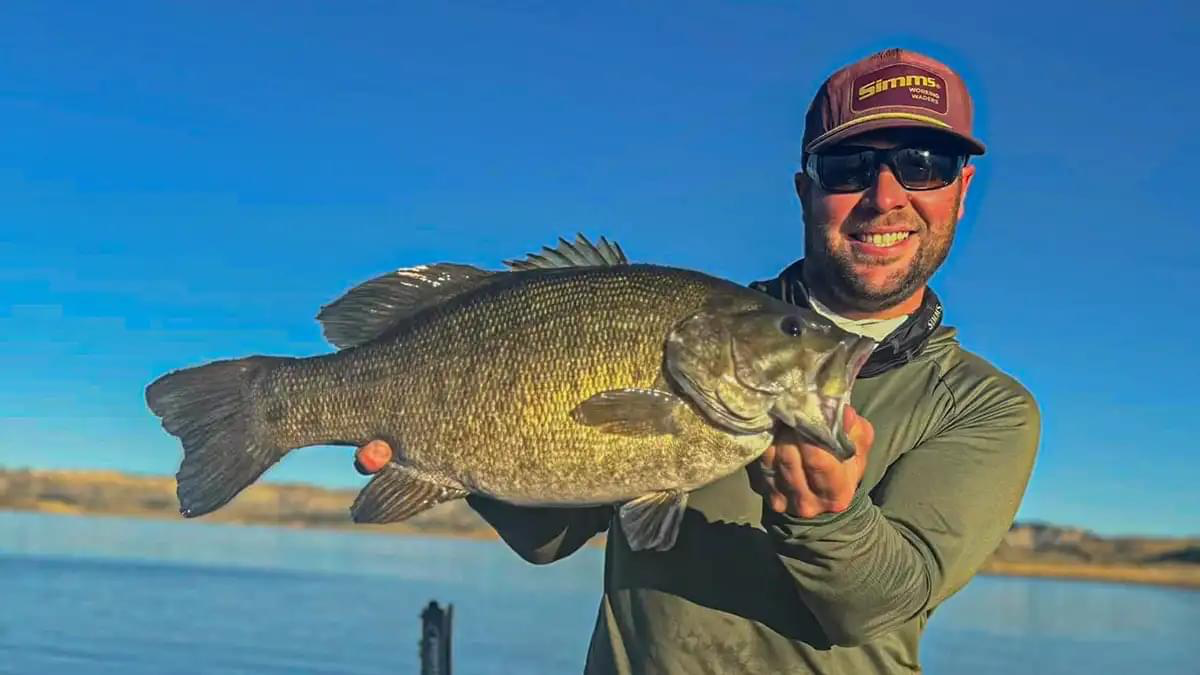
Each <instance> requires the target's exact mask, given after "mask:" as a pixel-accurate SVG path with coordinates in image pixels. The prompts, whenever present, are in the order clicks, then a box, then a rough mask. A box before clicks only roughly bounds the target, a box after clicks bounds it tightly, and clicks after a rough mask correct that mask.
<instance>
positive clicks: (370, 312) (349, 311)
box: [317, 263, 495, 349]
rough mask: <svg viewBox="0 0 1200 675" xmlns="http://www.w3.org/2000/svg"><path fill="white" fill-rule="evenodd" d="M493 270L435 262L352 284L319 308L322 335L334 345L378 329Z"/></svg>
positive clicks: (361, 339) (360, 339)
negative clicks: (345, 290)
mask: <svg viewBox="0 0 1200 675" xmlns="http://www.w3.org/2000/svg"><path fill="white" fill-rule="evenodd" d="M493 274H495V273H494V272H489V271H487V270H481V269H479V268H478V267H471V266H470V265H458V264H455V263H438V264H436V265H420V266H417V267H409V268H406V269H399V270H396V271H395V272H392V273H390V274H385V275H383V276H379V277H375V278H374V279H371V280H370V281H366V282H364V283H361V284H359V285H358V286H355V287H354V288H352V289H350V290H349V291H348V292H347V293H346V294H345V295H343V296H342V297H340V298H338V299H337V300H334V301H333V302H331V303H329V304H328V305H325V306H324V307H322V308H321V311H320V312H319V313H318V314H317V320H318V321H320V322H321V328H322V331H323V332H324V333H325V339H326V340H329V342H330V343H331V344H333V345H334V346H335V347H337V348H338V349H345V348H347V347H355V346H357V345H361V344H363V343H365V342H370V341H371V340H373V339H375V338H377V337H379V336H380V335H383V334H384V333H386V332H388V331H389V330H391V329H392V328H394V327H396V326H397V325H399V324H400V322H401V321H403V320H405V319H407V318H408V317H410V316H412V315H414V314H416V313H417V312H419V311H421V310H422V309H425V308H426V307H431V306H433V305H437V304H440V303H442V302H445V301H446V300H449V299H450V298H452V297H454V296H456V295H458V294H460V293H463V292H464V291H468V290H470V289H472V288H476V287H478V286H480V285H481V284H483V283H485V282H486V281H487V280H488V279H489V278H490V277H491V276H492V275H493Z"/></svg>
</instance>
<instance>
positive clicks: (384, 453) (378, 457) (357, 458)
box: [354, 440, 392, 476]
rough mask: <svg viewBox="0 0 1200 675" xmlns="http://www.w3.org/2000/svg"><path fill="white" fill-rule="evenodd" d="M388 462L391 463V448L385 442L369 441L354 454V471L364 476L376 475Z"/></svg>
mask: <svg viewBox="0 0 1200 675" xmlns="http://www.w3.org/2000/svg"><path fill="white" fill-rule="evenodd" d="M390 461H392V446H390V445H388V444H387V442H386V441H380V440H374V441H371V442H370V443H367V444H366V445H364V446H361V447H360V448H359V449H358V450H357V451H355V453H354V469H355V470H356V471H358V472H359V473H361V474H362V475H364V476H369V475H371V474H373V473H378V472H379V470H380V469H382V468H383V467H384V466H386V465H387V463H388V462H390Z"/></svg>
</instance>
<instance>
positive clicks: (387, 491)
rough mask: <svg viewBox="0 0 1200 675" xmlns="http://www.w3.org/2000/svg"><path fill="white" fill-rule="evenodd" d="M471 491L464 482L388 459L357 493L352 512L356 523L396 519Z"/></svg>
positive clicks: (389, 521) (409, 515)
mask: <svg viewBox="0 0 1200 675" xmlns="http://www.w3.org/2000/svg"><path fill="white" fill-rule="evenodd" d="M468 494H469V492H468V491H467V490H465V489H463V487H462V486H461V485H452V484H450V483H449V482H442V481H436V480H434V479H432V478H431V477H429V476H425V475H422V474H420V473H418V472H416V471H414V470H412V469H410V468H408V467H406V466H403V465H401V464H397V463H396V462H388V463H387V464H386V465H385V466H384V467H383V468H382V469H380V470H379V472H378V473H376V474H375V477H374V478H372V479H371V482H369V483H367V486H366V487H365V488H363V489H362V492H359V493H358V497H357V498H356V499H355V500H354V505H353V506H351V507H350V516H351V517H352V518H353V519H354V522H356V523H393V522H396V521H398V520H404V519H406V518H409V517H412V516H415V515H416V514H418V513H420V512H422V511H424V510H425V509H428V508H430V507H433V506H436V505H438V504H441V503H442V502H448V501H450V500H452V499H461V498H463V497H466V496H467V495H468Z"/></svg>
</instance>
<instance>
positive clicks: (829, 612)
mask: <svg viewBox="0 0 1200 675" xmlns="http://www.w3.org/2000/svg"><path fill="white" fill-rule="evenodd" d="M766 524H767V526H768V530H769V532H770V533H771V536H772V537H773V538H774V540H775V547H776V551H777V552H778V553H779V557H780V560H781V561H782V562H783V564H784V566H785V567H787V569H788V571H789V572H790V573H791V576H792V578H793V579H794V580H795V582H796V587H797V590H798V592H799V594H800V596H801V599H802V600H803V602H804V604H805V606H806V607H807V608H808V609H809V610H810V611H811V612H812V613H813V615H814V616H815V617H816V618H817V620H818V621H819V622H820V623H821V626H822V628H824V630H825V633H826V635H827V636H828V637H829V639H830V641H831V642H833V643H834V644H838V645H842V646H852V645H857V644H862V643H863V642H866V641H867V640H870V639H871V638H873V637H875V636H877V635H881V634H883V633H886V632H888V631H890V630H892V629H894V628H896V627H898V626H900V625H901V624H903V623H905V622H907V621H908V620H909V619H911V618H912V617H913V616H915V615H916V614H917V613H919V612H921V611H922V610H923V609H924V608H925V607H926V605H927V604H928V601H929V597H930V589H931V588H933V587H934V586H935V585H936V581H935V577H936V575H937V566H936V564H934V562H933V561H932V559H931V558H932V556H931V555H929V554H928V552H927V549H926V550H922V549H923V547H922V546H921V545H919V544H916V543H914V541H913V540H912V538H910V537H907V536H905V534H902V532H903V530H902V529H901V528H897V527H895V526H894V525H893V524H891V523H889V522H888V520H887V519H886V518H885V517H884V516H883V513H882V512H881V510H880V509H879V508H878V507H877V506H875V505H874V504H872V503H871V501H870V499H869V498H868V497H867V496H866V495H859V496H858V497H856V498H855V500H854V502H853V503H852V504H851V505H850V508H849V509H847V510H846V511H845V512H843V513H840V514H836V515H833V516H830V517H827V518H824V519H814V520H801V519H797V518H792V517H791V516H788V515H786V514H778V513H775V512H774V511H769V515H768V516H767V518H766Z"/></svg>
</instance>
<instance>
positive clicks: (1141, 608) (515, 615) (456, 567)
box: [0, 512, 1200, 675]
mask: <svg viewBox="0 0 1200 675" xmlns="http://www.w3.org/2000/svg"><path fill="white" fill-rule="evenodd" d="M602 566H603V559H602V555H601V552H600V551H598V550H592V549H587V550H583V551H580V552H579V553H577V554H576V555H574V556H571V557H570V558H568V559H567V560H564V561H561V562H559V563H556V564H554V565H549V566H544V567H535V566H532V565H529V564H527V563H525V562H523V561H522V560H520V559H519V558H517V557H516V555H515V554H513V553H511V552H510V551H509V550H508V549H506V548H504V547H503V545H500V544H497V543H494V542H479V541H466V540H455V539H429V538H417V537H390V536H380V535H374V534H364V533H358V532H328V531H312V530H298V531H297V530H284V529H276V528H264V527H241V526H231V525H215V524H207V523H202V522H196V521H189V522H156V521H144V520H126V519H119V518H81V517H71V516H48V515H40V514H24V513H7V512H0V672H4V673H59V672H62V673H165V672H171V673H298V672H303V673H415V672H417V667H418V665H417V639H418V637H419V632H420V624H419V620H418V614H419V613H420V611H421V609H422V608H423V607H424V606H425V605H426V603H428V602H429V600H431V599H435V600H438V601H439V602H441V603H443V604H444V603H447V602H452V603H454V606H455V625H454V639H455V643H454V659H455V663H454V666H455V675H484V674H493V673H494V674H497V675H499V674H501V673H503V674H506V675H507V674H510V673H577V672H580V670H581V666H582V662H583V656H584V653H585V652H586V650H587V641H588V637H589V636H590V634H591V629H592V623H593V620H594V618H595V610H596V604H597V601H598V599H599V593H600V581H601V571H602ZM922 654H923V656H922V660H923V662H924V664H925V667H926V671H927V672H928V673H933V674H935V675H937V674H942V673H945V674H957V673H969V674H970V675H993V674H995V675H999V674H1001V673H1019V674H1022V675H1026V674H1038V673H1045V674H1048V675H1060V674H1064V675H1065V674H1067V673H1089V674H1090V673H1133V672H1137V673H1157V674H1167V673H1180V674H1188V675H1200V593H1198V592H1193V591H1179V590H1172V589H1160V588H1153V587H1137V586H1118V585H1106V584H1095V583H1084V582H1060V581H1048V580H1024V579H1005V578H989V577H980V578H978V579H976V580H975V581H973V582H971V584H970V585H969V586H968V587H967V588H966V589H964V590H963V591H962V592H961V593H959V594H958V595H957V596H955V597H954V598H952V599H951V600H950V601H949V602H947V603H946V604H945V605H944V606H943V607H942V608H941V609H939V610H938V612H937V613H936V614H935V615H934V617H933V620H932V621H931V623H930V626H929V629H928V631H927V633H926V637H925V641H924V643H923V645H922Z"/></svg>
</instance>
